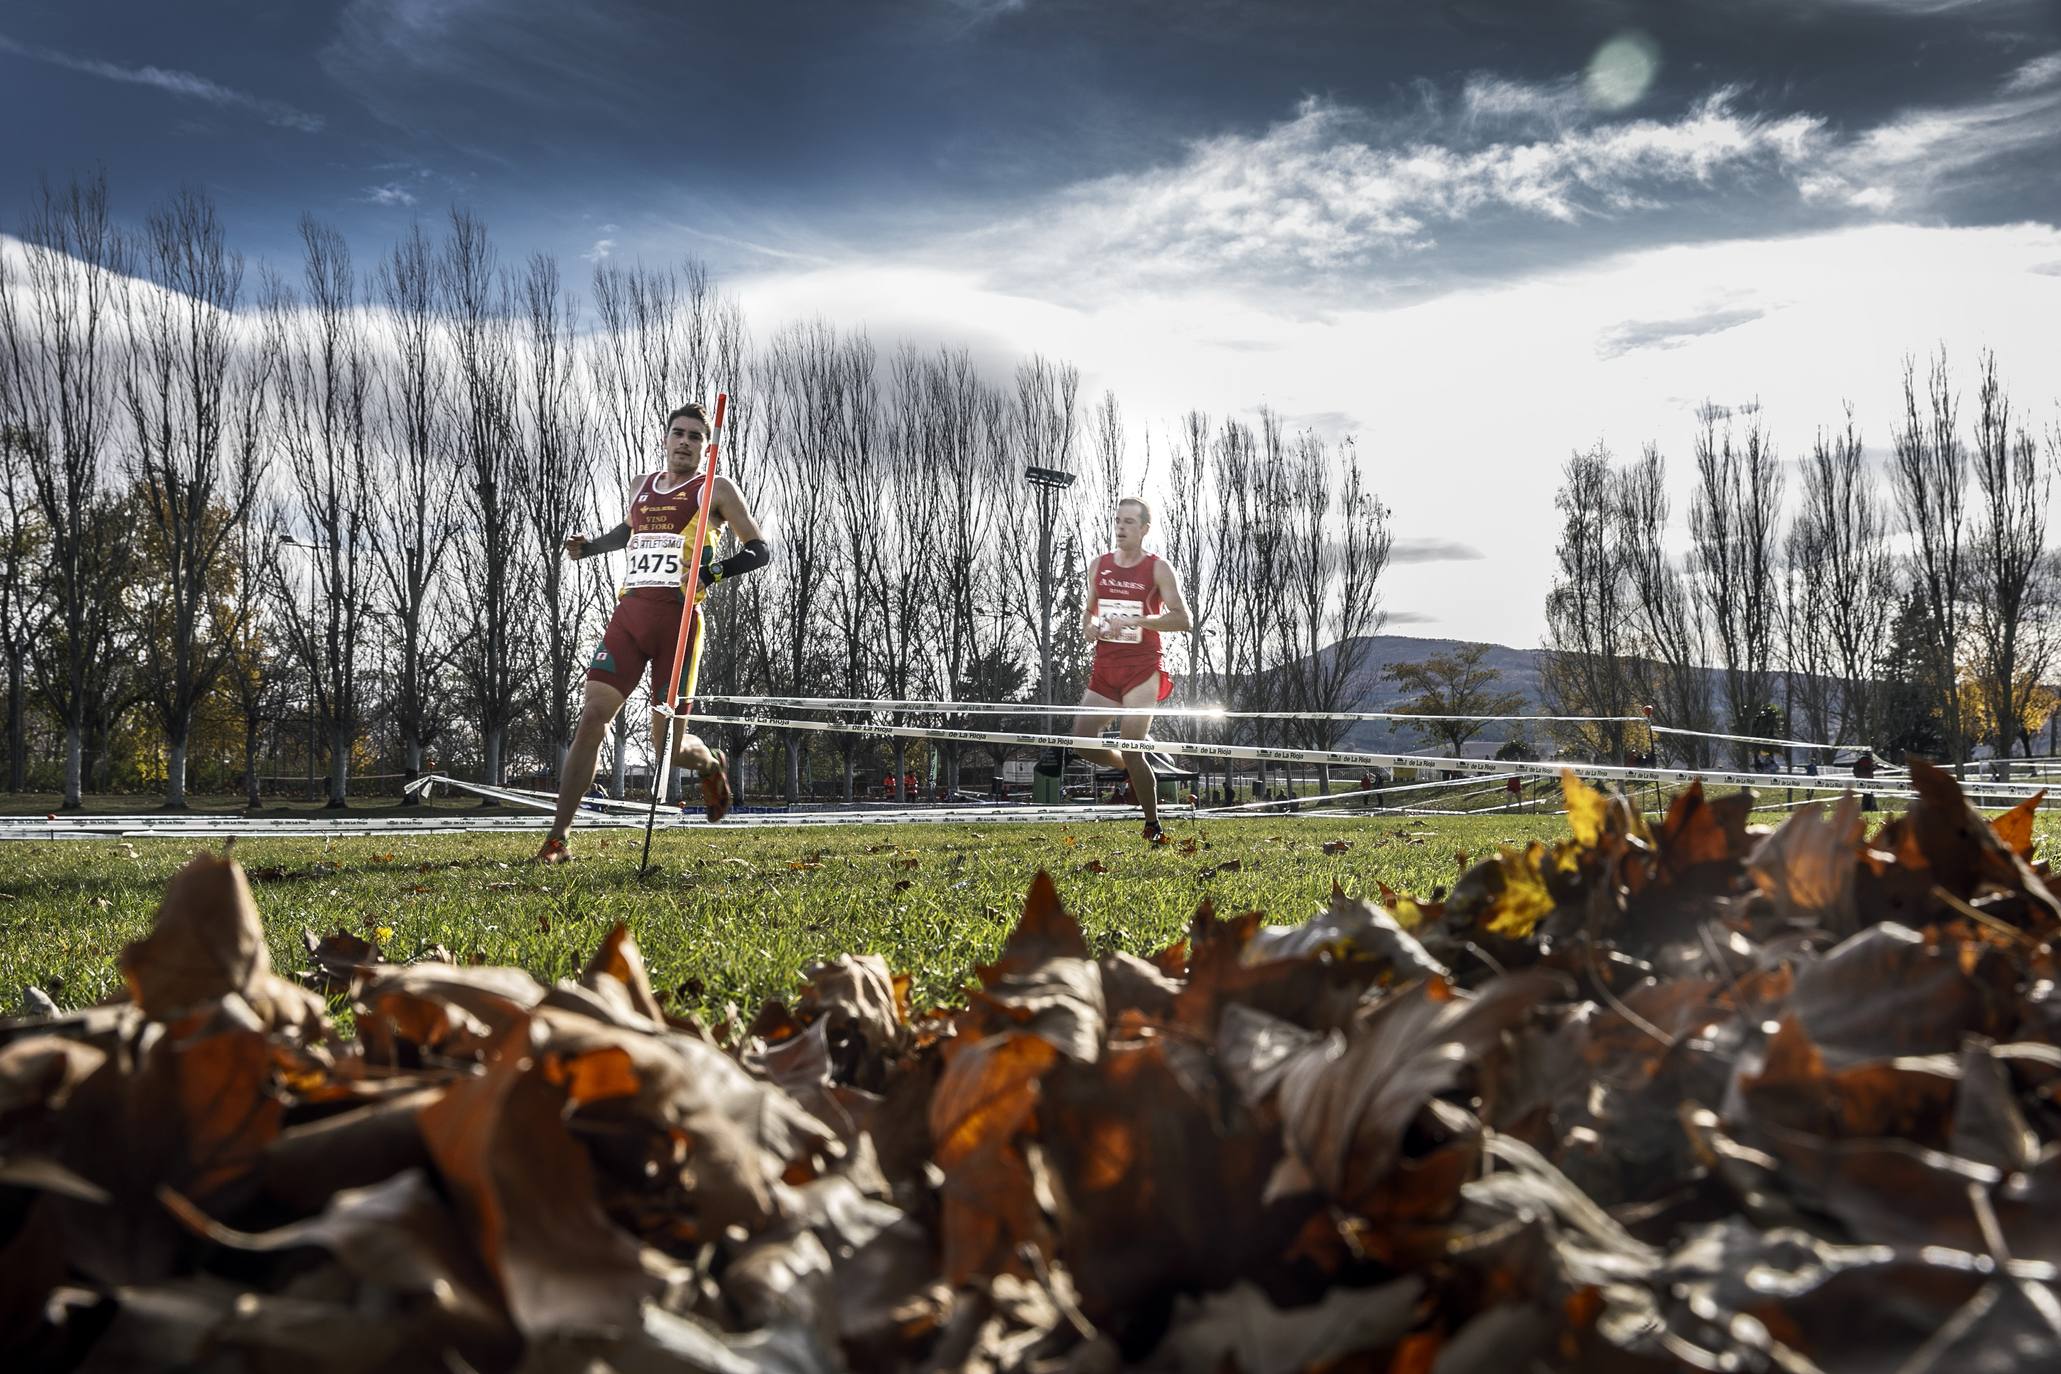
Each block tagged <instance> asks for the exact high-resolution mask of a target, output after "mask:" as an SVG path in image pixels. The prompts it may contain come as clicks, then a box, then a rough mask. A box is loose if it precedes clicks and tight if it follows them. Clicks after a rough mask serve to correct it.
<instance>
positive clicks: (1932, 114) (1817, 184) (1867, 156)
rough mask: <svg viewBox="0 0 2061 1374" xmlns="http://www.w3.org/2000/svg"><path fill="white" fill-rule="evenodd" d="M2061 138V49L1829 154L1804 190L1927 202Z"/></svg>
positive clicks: (1868, 203)
mask: <svg viewBox="0 0 2061 1374" xmlns="http://www.w3.org/2000/svg"><path fill="white" fill-rule="evenodd" d="M2057 142H2061V53H2057V54H2049V55H2048V56H2046V57H2041V58H2036V59H2034V60H2033V61H2031V62H2028V63H2026V64H2025V65H2024V66H2022V67H2020V68H2019V69H2018V70H2017V71H2015V72H2013V73H2012V74H2011V76H2010V77H2009V78H2007V79H2006V80H2005V81H2004V83H2003V85H2002V86H2001V88H2000V90H1999V93H1998V94H1997V95H1996V96H1994V97H1992V98H1990V99H1988V100H1979V101H1975V102H1972V103H1970V104H1966V105H1959V106H1945V107H1918V108H1913V109H1909V110H1906V111H1904V112H1902V113H1900V114H1899V115H1897V116H1896V117H1895V118H1893V119H1891V120H1888V121H1887V122H1885V123H1883V124H1879V125H1877V126H1876V127H1874V128H1872V129H1869V130H1866V131H1865V132H1863V133H1861V134H1860V135H1859V136H1858V137H1856V138H1854V139H1852V140H1851V141H1849V142H1847V143H1845V144H1842V145H1840V146H1838V147H1836V148H1834V149H1832V150H1830V152H1829V153H1828V155H1827V156H1826V158H1825V159H1824V164H1823V166H1822V168H1821V169H1820V170H1819V171H1818V172H1817V173H1816V174H1814V175H1812V176H1809V177H1806V178H1805V179H1804V180H1803V182H1802V183H1801V189H1802V191H1803V193H1804V194H1805V196H1807V197H1811V198H1825V197H1833V198H1839V199H1843V200H1844V201H1845V202H1846V203H1848V204H1851V205H1854V206H1856V207H1858V208H1861V209H1867V210H1875V211H1883V210H1889V209H1892V208H1897V209H1902V208H1911V207H1916V206H1921V205H1924V204H1925V203H1926V202H1927V201H1929V200H1930V199H1931V198H1932V197H1933V196H1934V195H1935V194H1936V193H1937V192H1938V191H1939V190H1940V189H1941V188H1942V187H1946V186H1952V185H1956V184H1960V183H1962V182H1964V181H1966V180H1967V179H1968V178H1970V177H1974V176H1979V175H1982V174H1984V173H1986V172H1988V171H1989V170H1991V169H1993V168H1995V167H1996V166H1997V165H1998V164H1999V163H2000V162H2002V161H2003V160H2004V159H2006V158H2009V157H2012V156H2014V155H2017V154H2023V153H2026V152H2032V151H2039V150H2046V149H2051V148H2053V147H2054V146H2056V144H2057Z"/></svg>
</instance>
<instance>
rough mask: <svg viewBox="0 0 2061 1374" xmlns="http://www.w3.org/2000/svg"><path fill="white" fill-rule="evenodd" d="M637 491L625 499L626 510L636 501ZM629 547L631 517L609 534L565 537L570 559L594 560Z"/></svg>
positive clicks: (625, 517) (632, 490)
mask: <svg viewBox="0 0 2061 1374" xmlns="http://www.w3.org/2000/svg"><path fill="white" fill-rule="evenodd" d="M635 491H636V488H635V487H632V488H631V496H629V497H625V498H624V501H623V508H624V509H625V510H627V509H629V503H630V501H631V500H632V499H634V496H635ZM629 546H630V517H629V516H627V515H625V516H624V517H623V521H622V523H621V524H619V525H617V526H616V527H615V528H614V529H612V530H610V531H609V532H608V533H607V534H598V535H588V534H569V535H567V536H566V537H565V552H566V555H567V556H568V557H570V558H592V557H593V556H594V555H596V554H600V553H614V552H615V551H616V550H617V549H626V548H628V547H629Z"/></svg>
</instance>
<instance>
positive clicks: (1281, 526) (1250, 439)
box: [1209, 408, 1294, 789]
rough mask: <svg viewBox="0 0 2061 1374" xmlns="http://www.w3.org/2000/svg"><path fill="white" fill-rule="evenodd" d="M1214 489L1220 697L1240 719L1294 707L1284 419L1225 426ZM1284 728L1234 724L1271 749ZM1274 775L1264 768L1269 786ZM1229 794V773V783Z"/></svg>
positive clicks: (1216, 452) (1269, 723) (1267, 414)
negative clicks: (1286, 593) (1285, 598)
mask: <svg viewBox="0 0 2061 1374" xmlns="http://www.w3.org/2000/svg"><path fill="white" fill-rule="evenodd" d="M1212 457H1213V462H1214V467H1215V472H1214V474H1213V479H1212V483H1211V485H1212V488H1213V490H1214V492H1215V495H1216V499H1217V502H1218V510H1217V518H1216V520H1215V522H1214V523H1213V525H1212V527H1211V531H1210V542H1211V545H1212V549H1211V553H1210V555H1209V557H1210V561H1211V562H1212V564H1213V565H1214V571H1215V574H1216V576H1217V577H1218V578H1220V579H1221V586H1222V588H1223V592H1222V597H1221V603H1222V613H1221V616H1220V618H1219V619H1218V622H1217V626H1218V628H1219V629H1220V630H1221V632H1222V635H1221V640H1220V644H1221V652H1222V672H1223V677H1222V679H1221V695H1222V696H1223V697H1224V698H1225V699H1226V700H1225V704H1226V705H1229V706H1232V707H1233V708H1234V709H1236V710H1239V711H1271V710H1276V709H1279V708H1280V707H1281V706H1282V705H1283V704H1284V703H1285V702H1286V701H1287V700H1288V685H1287V684H1288V681H1289V675H1288V673H1287V672H1285V671H1284V670H1285V668H1286V667H1287V665H1288V663H1289V662H1290V660H1291V657H1292V654H1293V652H1294V648H1293V643H1292V641H1291V639H1290V635H1289V619H1290V617H1289V616H1288V614H1287V612H1286V608H1285V607H1284V605H1283V602H1282V589H1283V588H1284V587H1285V586H1286V585H1287V577H1288V573H1289V569H1290V567H1291V565H1292V563H1293V561H1294V551H1293V550H1292V549H1291V544H1290V525H1289V521H1290V510H1291V507H1292V506H1293V504H1294V503H1293V497H1292V494H1291V493H1292V491H1293V476H1292V473H1291V471H1290V464H1289V462H1288V461H1287V445H1286V439H1285V435H1284V433H1283V431H1282V427H1281V421H1280V417H1279V416H1278V415H1276V414H1275V413H1274V412H1273V411H1271V410H1268V409H1265V408H1262V409H1261V411H1260V413H1259V424H1258V426H1257V427H1254V426H1250V425H1246V424H1244V423H1242V422H1239V421H1235V420H1226V421H1225V422H1224V425H1223V427H1222V429H1221V430H1220V431H1219V433H1218V435H1217V440H1216V443H1215V445H1214V446H1213V448H1212ZM1281 728H1282V727H1281V724H1280V722H1278V721H1274V720H1267V719H1260V720H1246V721H1241V722H1237V723H1235V724H1234V726H1233V729H1232V731H1231V732H1230V733H1231V734H1232V735H1233V737H1234V738H1235V737H1236V736H1237V735H1241V734H1242V735H1244V736H1246V737H1248V738H1250V739H1252V740H1253V741H1254V742H1256V743H1258V744H1261V745H1267V744H1271V743H1273V742H1275V739H1276V738H1277V737H1278V735H1279V734H1280V733H1281ZM1266 776H1267V770H1266V767H1265V765H1261V768H1260V780H1261V781H1262V783H1264V782H1265V780H1266ZM1225 786H1226V788H1227V789H1228V787H1229V786H1230V780H1229V776H1228V773H1227V775H1226V779H1225Z"/></svg>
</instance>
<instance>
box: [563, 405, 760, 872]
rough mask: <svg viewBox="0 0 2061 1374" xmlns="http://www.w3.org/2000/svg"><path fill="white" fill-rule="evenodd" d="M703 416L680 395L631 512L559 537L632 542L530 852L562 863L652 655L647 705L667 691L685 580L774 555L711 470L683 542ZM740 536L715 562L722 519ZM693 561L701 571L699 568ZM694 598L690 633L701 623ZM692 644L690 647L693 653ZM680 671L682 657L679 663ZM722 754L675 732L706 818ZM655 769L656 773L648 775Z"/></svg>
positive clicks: (577, 547)
mask: <svg viewBox="0 0 2061 1374" xmlns="http://www.w3.org/2000/svg"><path fill="white" fill-rule="evenodd" d="M709 437H710V433H709V422H708V416H707V414H706V413H705V412H703V410H702V408H701V407H700V406H698V405H691V404H690V405H684V406H681V407H680V408H679V409H678V410H676V411H674V412H673V413H672V414H671V415H669V416H668V417H666V439H665V449H666V467H665V471H663V472H654V473H651V474H649V475H648V476H646V477H643V478H641V479H639V481H638V482H637V485H636V486H635V487H634V488H632V489H631V492H630V508H629V514H628V516H627V517H625V519H624V520H623V523H622V524H620V525H617V526H616V527H615V528H614V529H612V530H610V531H609V532H608V533H607V534H604V535H602V536H600V537H599V538H597V539H589V538H587V536H585V535H583V534H575V535H573V536H572V537H570V538H569V539H567V540H566V541H565V551H566V553H568V554H569V555H571V556H572V557H574V558H590V557H592V556H593V555H595V554H597V553H613V552H614V551H615V550H617V549H621V548H628V549H629V551H630V567H629V575H628V576H627V577H626V578H625V580H624V586H623V594H622V597H621V598H620V599H619V600H618V601H617V602H616V603H615V613H614V614H613V615H611V616H610V617H609V619H608V629H607V630H606V631H605V632H603V634H602V636H601V647H600V648H599V649H597V650H596V651H595V653H594V659H593V661H592V662H591V663H590V664H589V665H588V667H587V695H586V700H585V702H584V703H583V704H582V705H581V707H580V723H579V725H578V726H576V727H575V728H574V730H573V738H572V746H571V747H570V748H569V749H567V750H566V754H565V768H564V771H563V772H562V773H561V774H560V776H559V779H558V814H557V816H556V818H554V819H553V821H552V823H551V833H550V835H549V836H547V837H546V838H545V840H544V846H543V848H541V849H539V850H538V851H537V862H539V863H547V864H555V863H564V862H565V861H566V859H567V858H568V857H569V856H568V855H567V853H566V849H565V836H566V832H567V831H568V830H569V829H570V828H571V827H572V819H573V815H574V813H575V812H577V811H578V810H579V807H580V796H581V794H582V793H584V792H585V791H586V790H587V786H588V784H589V783H591V782H592V781H593V780H594V764H595V761H596V760H597V759H598V758H599V757H600V755H601V740H602V737H603V736H604V735H606V734H607V733H608V727H609V726H610V725H611V724H612V723H613V722H614V720H615V714H616V712H618V711H620V710H622V709H623V702H624V700H625V699H627V698H628V697H629V695H630V692H631V690H632V689H634V688H635V687H636V685H637V679H639V678H640V677H643V676H644V667H645V665H646V664H647V663H648V664H650V665H651V699H652V704H653V706H654V707H655V706H657V705H658V704H659V703H660V702H662V701H666V700H669V699H670V697H671V695H672V694H671V693H669V692H667V691H666V689H665V682H664V679H665V676H666V674H667V673H668V672H670V671H671V670H672V666H673V657H674V651H675V649H676V648H677V646H678V641H679V633H680V608H681V607H682V606H683V605H684V604H685V601H686V596H687V594H688V590H689V589H690V588H691V589H692V592H693V595H694V597H695V600H696V601H697V602H699V601H700V600H701V599H702V598H704V597H706V596H707V594H708V590H709V588H711V587H713V586H716V585H717V584H718V583H720V582H722V581H724V580H725V579H727V578H732V577H737V576H739V575H740V574H743V573H748V572H751V571H752V570H753V569H755V568H762V567H764V566H765V565H766V563H767V561H768V560H769V559H770V558H771V556H772V555H771V553H770V552H769V551H768V550H767V548H766V540H765V536H764V535H763V534H761V533H760V532H759V526H758V522H757V521H756V520H754V519H752V514H751V508H750V507H749V506H748V505H746V504H745V501H744V496H743V494H742V493H740V492H739V491H738V490H737V487H736V485H735V484H734V483H732V482H731V481H730V479H729V478H727V477H721V476H719V477H717V478H716V487H715V491H714V492H713V493H711V496H710V504H709V518H708V542H707V544H706V545H704V546H703V548H702V549H701V550H700V553H699V556H698V557H696V556H693V555H692V554H691V553H690V551H689V550H688V549H687V548H686V545H687V543H688V541H690V540H691V539H693V538H694V521H695V516H696V515H697V514H698V513H699V511H700V509H701V484H702V482H703V480H705V479H704V476H703V474H702V473H701V467H702V458H703V455H704V454H706V453H707V451H708V444H709ZM726 524H727V525H728V526H729V527H730V529H731V531H732V532H733V533H735V534H736V536H737V538H738V540H739V541H740V542H741V543H742V544H743V548H742V550H741V551H739V552H737V553H734V554H732V555H731V556H730V557H728V558H726V559H724V560H722V561H721V562H716V561H715V560H714V551H715V546H716V543H717V541H718V539H719V537H720V534H721V531H722V528H723V526H724V525H726ZM697 570H698V572H699V576H697V575H696V574H697ZM703 623H704V622H703V618H702V611H701V609H700V608H699V606H697V607H696V609H695V611H694V614H693V616H692V618H691V626H692V628H691V629H690V633H692V632H695V631H698V630H699V629H700V628H701V626H702V625H703ZM691 652H692V650H691V648H690V653H691ZM681 676H682V678H683V680H684V678H685V676H686V663H685V662H684V661H683V662H682V664H681ZM665 737H666V718H665V716H664V715H662V714H661V713H659V712H658V711H657V710H653V711H652V713H651V754H652V757H653V758H654V759H656V758H657V757H658V756H659V754H660V753H661V752H662V751H663V750H664V749H665ZM727 762H728V761H727V760H726V759H724V757H723V755H722V754H721V752H720V751H717V750H713V749H710V748H709V747H708V746H707V745H706V744H703V743H702V742H701V740H700V739H698V738H696V737H695V736H693V735H690V734H683V735H680V736H679V737H678V738H677V740H676V742H675V746H674V750H673V763H674V765H675V766H681V765H684V766H686V767H689V768H692V769H693V770H694V771H695V772H696V773H698V774H700V775H701V797H702V801H703V802H704V803H705V804H706V806H707V808H708V818H709V819H710V820H712V821H716V820H721V819H722V818H723V814H724V813H725V812H726V811H728V810H729V809H730V780H729V777H728V776H727V774H726V772H725V768H726V765H727ZM658 783H659V778H658V777H657V776H656V775H654V777H653V778H652V785H653V786H654V787H656V786H657V785H658Z"/></svg>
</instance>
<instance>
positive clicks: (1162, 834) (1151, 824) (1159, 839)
mask: <svg viewBox="0 0 2061 1374" xmlns="http://www.w3.org/2000/svg"><path fill="white" fill-rule="evenodd" d="M1145 843H1147V844H1165V843H1167V837H1166V831H1164V830H1161V829H1160V828H1159V822H1158V821H1147V822H1145Z"/></svg>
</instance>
